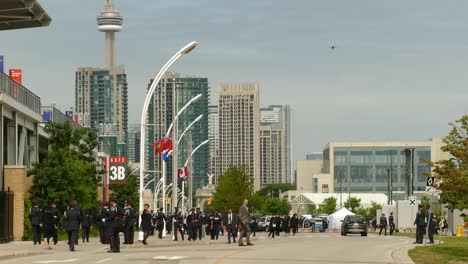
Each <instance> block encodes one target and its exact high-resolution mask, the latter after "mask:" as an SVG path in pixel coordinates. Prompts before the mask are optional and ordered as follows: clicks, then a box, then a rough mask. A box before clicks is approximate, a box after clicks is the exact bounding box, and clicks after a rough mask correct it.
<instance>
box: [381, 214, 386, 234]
mask: <svg viewBox="0 0 468 264" xmlns="http://www.w3.org/2000/svg"><path fill="white" fill-rule="evenodd" d="M379 222H380V232H379V236H380V235H381V234H382V229H385V235H387V225H388V224H387V217H385V214H382V215H381V216H380V220H379Z"/></svg>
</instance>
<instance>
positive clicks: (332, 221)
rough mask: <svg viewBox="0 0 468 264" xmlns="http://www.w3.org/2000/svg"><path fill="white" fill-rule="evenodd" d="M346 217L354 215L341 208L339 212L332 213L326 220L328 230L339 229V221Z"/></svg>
mask: <svg viewBox="0 0 468 264" xmlns="http://www.w3.org/2000/svg"><path fill="white" fill-rule="evenodd" d="M347 215H354V214H353V212H351V211H349V210H348V209H346V208H341V209H340V210H338V211H336V212H334V213H333V214H331V215H329V216H328V217H327V219H328V229H330V230H333V229H341V220H343V219H344V218H345V216H347Z"/></svg>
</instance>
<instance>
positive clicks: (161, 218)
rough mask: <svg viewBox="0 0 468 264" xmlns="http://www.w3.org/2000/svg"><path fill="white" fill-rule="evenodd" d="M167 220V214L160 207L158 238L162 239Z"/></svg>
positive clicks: (157, 217) (157, 215) (157, 222)
mask: <svg viewBox="0 0 468 264" xmlns="http://www.w3.org/2000/svg"><path fill="white" fill-rule="evenodd" d="M166 221H167V219H166V215H165V214H164V212H163V209H162V208H159V210H158V213H157V214H156V229H157V230H158V238H159V239H162V233H163V230H164V224H165V222H166Z"/></svg>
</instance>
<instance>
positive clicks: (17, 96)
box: [0, 72, 41, 114]
mask: <svg viewBox="0 0 468 264" xmlns="http://www.w3.org/2000/svg"><path fill="white" fill-rule="evenodd" d="M0 94H6V95H8V96H10V97H11V98H12V99H13V100H15V101H17V102H19V103H20V104H22V105H24V106H26V107H27V108H29V109H31V110H32V111H33V112H35V113H37V114H41V98H40V97H39V96H37V95H35V94H34V93H33V92H31V91H30V90H28V89H27V88H26V87H24V86H23V85H21V84H19V83H17V82H15V81H13V80H11V79H10V78H9V77H8V75H6V74H4V73H1V72H0Z"/></svg>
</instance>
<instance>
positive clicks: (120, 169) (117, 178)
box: [109, 156, 127, 184]
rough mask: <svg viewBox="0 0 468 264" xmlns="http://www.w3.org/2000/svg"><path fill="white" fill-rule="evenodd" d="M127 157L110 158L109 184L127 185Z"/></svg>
mask: <svg viewBox="0 0 468 264" xmlns="http://www.w3.org/2000/svg"><path fill="white" fill-rule="evenodd" d="M126 171H127V157H125V156H112V157H109V184H125V183H127V175H125V173H126Z"/></svg>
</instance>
